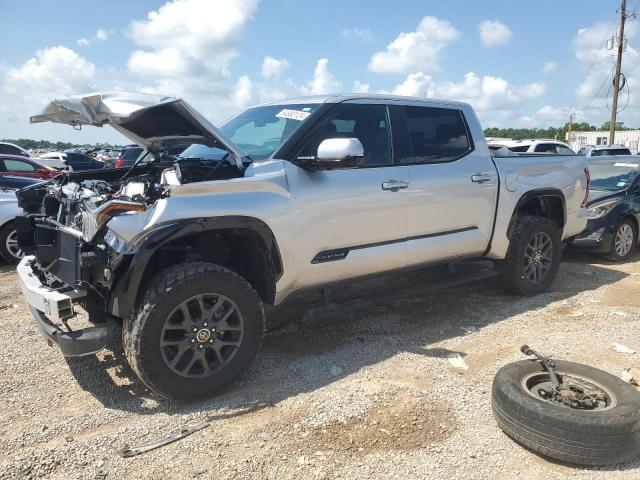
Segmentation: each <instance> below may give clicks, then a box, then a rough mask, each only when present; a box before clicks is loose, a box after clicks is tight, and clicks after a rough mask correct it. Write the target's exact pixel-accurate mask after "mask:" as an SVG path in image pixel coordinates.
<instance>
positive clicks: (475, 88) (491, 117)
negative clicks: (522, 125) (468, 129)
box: [428, 72, 546, 126]
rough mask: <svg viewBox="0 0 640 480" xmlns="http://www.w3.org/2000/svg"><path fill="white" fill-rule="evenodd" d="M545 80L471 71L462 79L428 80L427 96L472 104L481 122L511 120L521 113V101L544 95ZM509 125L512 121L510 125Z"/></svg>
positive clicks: (491, 123)
mask: <svg viewBox="0 0 640 480" xmlns="http://www.w3.org/2000/svg"><path fill="white" fill-rule="evenodd" d="M545 91H546V85H545V84H544V83H530V84H527V85H523V86H518V85H513V84H511V83H509V82H508V81H507V80H505V79H503V78H502V77H496V76H493V75H484V76H482V77H480V76H478V75H476V74H475V73H473V72H469V73H467V74H466V75H465V76H464V79H463V80H462V81H461V82H457V83H456V82H451V81H443V82H433V81H432V82H431V84H430V86H429V91H428V96H429V97H435V98H442V99H447V100H459V101H463V102H467V103H469V104H471V106H472V107H473V108H474V109H475V110H476V112H477V113H478V116H479V117H480V119H481V120H482V122H483V125H484V126H494V125H505V124H510V123H511V124H512V122H514V121H516V120H517V119H518V118H519V117H521V116H522V115H521V113H520V109H521V108H522V106H523V103H524V102H525V101H528V100H534V99H537V98H540V97H541V96H542V95H544V93H545ZM511 126H512V125H511Z"/></svg>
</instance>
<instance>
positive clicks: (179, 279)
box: [122, 262, 265, 400]
mask: <svg viewBox="0 0 640 480" xmlns="http://www.w3.org/2000/svg"><path fill="white" fill-rule="evenodd" d="M201 293H217V294H221V295H224V296H225V297H227V298H229V299H231V300H233V302H235V304H236V305H237V307H238V309H239V310H240V312H241V315H242V318H243V321H244V334H243V339H242V343H241V344H240V346H239V347H238V351H237V352H236V354H235V355H234V357H233V358H232V359H231V360H229V363H227V364H226V365H224V366H223V367H222V368H221V369H220V370H219V371H217V372H215V373H213V374H212V375H210V376H208V377H205V378H199V379H194V378H187V377H183V376H180V375H178V374H176V373H175V372H174V371H172V370H171V369H170V368H169V366H168V365H167V364H166V363H165V361H164V359H163V357H162V353H161V350H160V335H161V331H162V328H163V325H164V322H165V320H166V316H167V315H168V312H171V311H172V310H173V309H174V308H175V307H176V306H177V305H179V304H180V303H181V302H183V301H184V300H186V299H187V298H190V297H191V296H193V295H198V294H201ZM140 298H141V300H140V301H139V303H138V307H137V309H136V311H135V312H134V314H133V315H132V316H131V317H130V318H127V319H125V321H124V324H123V328H122V345H123V350H124V352H125V355H126V357H127V361H128V362H129V364H130V365H131V368H132V369H133V371H134V372H135V373H136V375H137V376H138V377H139V378H140V380H142V381H143V382H144V384H145V385H146V386H148V387H149V388H150V389H151V390H153V391H154V392H155V393H157V394H158V395H161V396H163V397H166V398H171V399H175V400H196V399H200V398H207V397H211V396H213V395H215V394H216V393H218V392H220V391H221V390H223V389H225V388H227V387H228V386H229V385H231V384H232V383H233V382H235V381H236V380H237V379H238V378H239V377H241V376H242V374H243V373H245V371H246V370H247V369H248V368H249V366H250V365H251V362H252V361H253V359H254V357H255V355H256V353H257V352H258V350H259V349H260V346H261V344H262V339H263V337H264V329H265V327H264V325H265V321H264V312H263V308H262V302H261V301H260V297H259V296H258V294H257V293H256V291H255V290H254V289H253V288H252V286H251V285H250V284H249V282H247V281H246V280H245V279H244V278H242V277H241V276H240V275H238V274H236V273H235V272H232V271H231V270H229V269H227V268H224V267H221V266H219V265H215V264H211V263H205V262H194V263H181V264H178V265H175V266H172V267H169V268H167V269H165V270H162V271H161V272H159V273H158V274H157V275H156V276H155V277H154V278H153V279H152V280H151V282H150V283H149V287H148V289H147V290H146V291H145V292H144V293H143V294H142V296H141V297H140Z"/></svg>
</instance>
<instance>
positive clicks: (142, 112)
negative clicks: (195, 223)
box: [16, 94, 244, 356]
mask: <svg viewBox="0 0 640 480" xmlns="http://www.w3.org/2000/svg"><path fill="white" fill-rule="evenodd" d="M37 121H54V122H59V123H68V124H71V125H74V126H79V125H85V124H91V125H97V126H101V125H103V124H110V125H112V126H113V127H114V128H116V129H117V130H119V131H120V132H122V133H124V134H125V135H127V136H128V137H129V138H131V139H133V140H134V141H136V143H138V144H139V145H141V146H142V147H144V148H145V151H144V153H143V154H142V155H141V157H140V158H139V159H138V161H137V162H136V163H135V164H134V166H133V167H131V168H130V169H108V170H98V171H95V170H94V171H83V172H71V173H65V174H62V175H59V176H58V177H56V178H55V179H53V180H52V181H50V182H46V183H41V184H36V185H33V186H31V187H27V188H24V189H22V190H20V191H18V192H17V194H16V195H17V197H18V202H19V206H20V207H21V208H22V209H23V210H24V215H23V216H22V217H19V218H18V219H17V231H18V243H19V245H20V247H21V248H22V250H23V251H24V252H25V254H26V256H25V258H24V259H23V260H22V262H21V263H20V265H19V266H18V276H19V279H20V283H21V287H22V290H23V293H24V294H25V297H26V299H27V301H28V303H29V305H30V307H31V310H32V312H33V314H34V317H35V318H36V321H37V323H38V325H39V327H40V329H41V331H42V332H43V334H44V335H45V337H46V338H47V339H48V340H49V341H50V342H55V343H58V344H59V346H60V348H61V350H62V351H63V353H64V354H65V355H66V356H81V355H87V354H91V353H95V352H96V351H99V350H101V349H102V348H104V346H106V344H107V342H108V339H109V336H110V335H111V333H112V330H113V329H112V328H111V326H110V322H112V323H113V322H114V321H115V323H117V318H116V317H115V316H114V313H115V314H116V315H117V309H116V311H115V312H114V308H113V305H114V304H115V305H117V298H113V297H114V291H117V292H122V291H126V278H125V277H126V272H127V269H128V267H129V262H130V261H131V257H132V255H131V254H132V252H130V251H128V250H127V248H128V247H127V245H126V244H123V243H122V242H121V241H120V239H119V237H118V235H117V234H114V233H113V231H111V230H110V229H109V226H108V225H109V222H110V221H111V220H112V219H113V218H115V217H119V216H122V215H137V214H142V215H144V214H145V213H146V212H148V211H149V210H150V209H152V208H153V207H154V205H156V204H157V202H158V201H160V200H162V199H165V198H168V197H170V196H171V191H172V188H173V187H175V186H179V185H183V184H186V183H192V182H198V181H203V180H216V179H229V178H235V177H241V176H242V175H243V171H244V164H243V158H244V157H243V156H242V155H241V154H240V153H239V150H238V149H237V147H235V145H233V144H232V143H231V142H230V141H229V140H227V139H225V138H224V136H223V135H222V134H220V133H219V132H218V131H217V129H216V128H215V127H213V126H212V125H210V124H208V122H207V121H206V120H204V119H203V118H202V117H200V116H199V115H198V114H197V113H195V112H194V111H193V110H192V109H191V108H190V107H189V106H188V104H186V103H185V102H183V101H182V100H180V99H174V98H167V97H158V96H149V95H143V94H95V95H89V96H86V97H75V98H71V99H66V100H56V101H54V102H52V103H51V104H50V105H49V106H48V107H47V108H46V109H45V111H44V112H43V113H42V114H41V115H38V116H36V117H32V122H37ZM180 142H182V143H184V142H192V143H200V144H205V145H208V146H213V147H216V148H219V149H221V150H224V151H226V152H228V155H225V156H224V158H223V159H221V160H220V162H219V164H216V165H215V168H214V169H212V167H211V164H203V163H202V162H198V161H195V160H191V161H190V160H189V159H180V161H178V160H179V159H178V158H176V157H173V156H170V155H168V154H167V153H166V152H167V151H168V149H169V147H170V146H171V145H173V144H175V143H180ZM212 172H213V174H212ZM116 285H118V286H119V288H114V287H115V286H116ZM115 295H117V294H115ZM77 304H80V305H81V306H82V307H83V308H84V310H86V311H87V312H88V314H89V320H90V321H91V322H92V323H93V324H94V326H93V327H92V328H89V329H83V330H73V329H72V328H71V327H70V326H69V324H68V323H67V320H68V319H69V318H71V317H73V316H74V315H75V311H74V306H75V305H77ZM60 324H62V325H60Z"/></svg>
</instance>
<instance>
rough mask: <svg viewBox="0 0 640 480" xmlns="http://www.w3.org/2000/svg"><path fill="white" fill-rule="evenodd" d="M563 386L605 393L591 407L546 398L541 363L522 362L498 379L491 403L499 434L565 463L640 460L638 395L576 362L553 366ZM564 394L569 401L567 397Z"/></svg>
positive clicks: (546, 381) (504, 369)
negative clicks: (584, 387) (566, 383)
mask: <svg viewBox="0 0 640 480" xmlns="http://www.w3.org/2000/svg"><path fill="white" fill-rule="evenodd" d="M555 369H556V371H557V372H558V373H559V374H560V376H561V377H562V378H563V382H562V383H563V384H564V383H565V380H564V379H567V382H571V381H572V380H571V379H573V380H575V381H576V382H578V384H579V383H580V382H586V383H584V385H589V386H591V387H595V388H597V389H599V391H600V392H604V394H605V395H604V396H602V397H601V398H600V399H599V400H598V401H597V402H594V405H595V406H592V407H591V408H580V407H575V406H574V407H572V406H570V405H567V404H566V403H561V402H559V401H558V400H557V398H556V399H555V400H554V399H551V398H545V397H546V396H547V395H546V392H548V391H549V388H550V383H549V382H550V377H549V374H548V373H547V371H546V370H545V368H544V367H543V365H542V363H541V362H539V361H536V360H523V361H520V362H515V363H511V364H509V365H506V366H504V367H502V368H501V369H500V370H499V371H498V373H497V374H496V376H495V378H494V381H493V387H492V398H491V404H492V408H493V414H494V416H495V418H496V420H497V422H498V425H499V426H500V428H502V430H503V431H504V432H505V433H506V434H507V435H508V436H509V437H511V438H512V439H513V440H515V441H516V442H517V443H519V444H521V445H523V446H525V447H527V448H529V449H530V450H533V451H534V452H536V453H539V454H541V455H543V456H546V457H550V458H553V459H556V460H560V461H563V462H568V463H573V464H580V465H609V464H615V463H621V462H626V461H630V460H633V459H634V458H636V457H638V455H640V392H638V390H637V389H636V388H635V387H633V386H631V385H629V384H627V383H625V382H623V381H622V380H621V379H619V378H617V377H615V376H613V375H611V374H609V373H607V372H603V371H602V370H598V369H596V368H593V367H589V366H586V365H581V364H579V363H573V362H566V361H560V360H558V361H556V362H555ZM566 395H568V396H571V392H570V391H569V392H567V393H566Z"/></svg>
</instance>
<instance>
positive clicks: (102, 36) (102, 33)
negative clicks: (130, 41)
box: [96, 28, 109, 42]
mask: <svg viewBox="0 0 640 480" xmlns="http://www.w3.org/2000/svg"><path fill="white" fill-rule="evenodd" d="M107 38H109V32H108V31H107V30H105V29H104V28H99V29H98V30H97V31H96V39H97V40H100V41H101V42H104V41H105V40H106V39H107Z"/></svg>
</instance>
